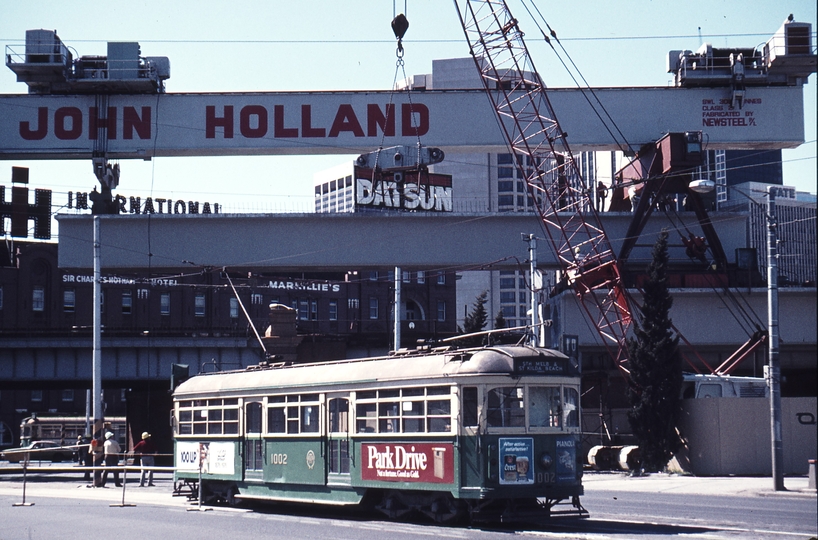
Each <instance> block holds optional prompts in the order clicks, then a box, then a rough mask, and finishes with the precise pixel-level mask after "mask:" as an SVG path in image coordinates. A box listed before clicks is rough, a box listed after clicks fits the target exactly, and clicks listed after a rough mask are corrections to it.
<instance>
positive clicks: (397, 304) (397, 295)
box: [394, 266, 402, 351]
mask: <svg viewBox="0 0 818 540" xmlns="http://www.w3.org/2000/svg"><path fill="white" fill-rule="evenodd" d="M401 282H402V280H401V270H400V266H396V267H395V309H394V311H395V327H394V332H395V350H396V351H397V350H398V349H400V287H401Z"/></svg>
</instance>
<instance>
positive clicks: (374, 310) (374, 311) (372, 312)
mask: <svg viewBox="0 0 818 540" xmlns="http://www.w3.org/2000/svg"><path fill="white" fill-rule="evenodd" d="M369 318H370V319H377V318H378V298H377V297H375V296H370V297H369Z"/></svg>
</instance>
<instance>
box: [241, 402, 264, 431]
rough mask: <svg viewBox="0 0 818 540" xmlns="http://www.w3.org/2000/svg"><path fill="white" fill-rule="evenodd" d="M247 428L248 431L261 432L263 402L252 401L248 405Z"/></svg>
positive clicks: (246, 409)
mask: <svg viewBox="0 0 818 540" xmlns="http://www.w3.org/2000/svg"><path fill="white" fill-rule="evenodd" d="M245 414H246V415H247V418H246V419H245V422H246V424H247V425H246V426H245V430H246V431H247V433H261V403H259V402H257V401H252V402H250V403H248V404H247V405H246V408H245Z"/></svg>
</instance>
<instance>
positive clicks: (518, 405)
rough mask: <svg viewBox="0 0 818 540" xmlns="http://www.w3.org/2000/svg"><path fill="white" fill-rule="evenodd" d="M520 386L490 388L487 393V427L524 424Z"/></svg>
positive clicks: (523, 402)
mask: <svg viewBox="0 0 818 540" xmlns="http://www.w3.org/2000/svg"><path fill="white" fill-rule="evenodd" d="M523 395H524V391H523V389H522V388H517V387H513V386H506V387H501V388H492V389H491V390H490V391H489V395H488V414H487V419H488V425H489V427H522V426H524V425H525V401H524V400H523Z"/></svg>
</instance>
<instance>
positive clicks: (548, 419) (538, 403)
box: [528, 386, 562, 427]
mask: <svg viewBox="0 0 818 540" xmlns="http://www.w3.org/2000/svg"><path fill="white" fill-rule="evenodd" d="M528 396H529V402H528V415H529V425H530V426H531V427H560V426H561V425H562V423H561V421H562V418H561V416H562V403H561V402H560V389H559V387H558V386H533V387H530V388H529V389H528Z"/></svg>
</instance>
